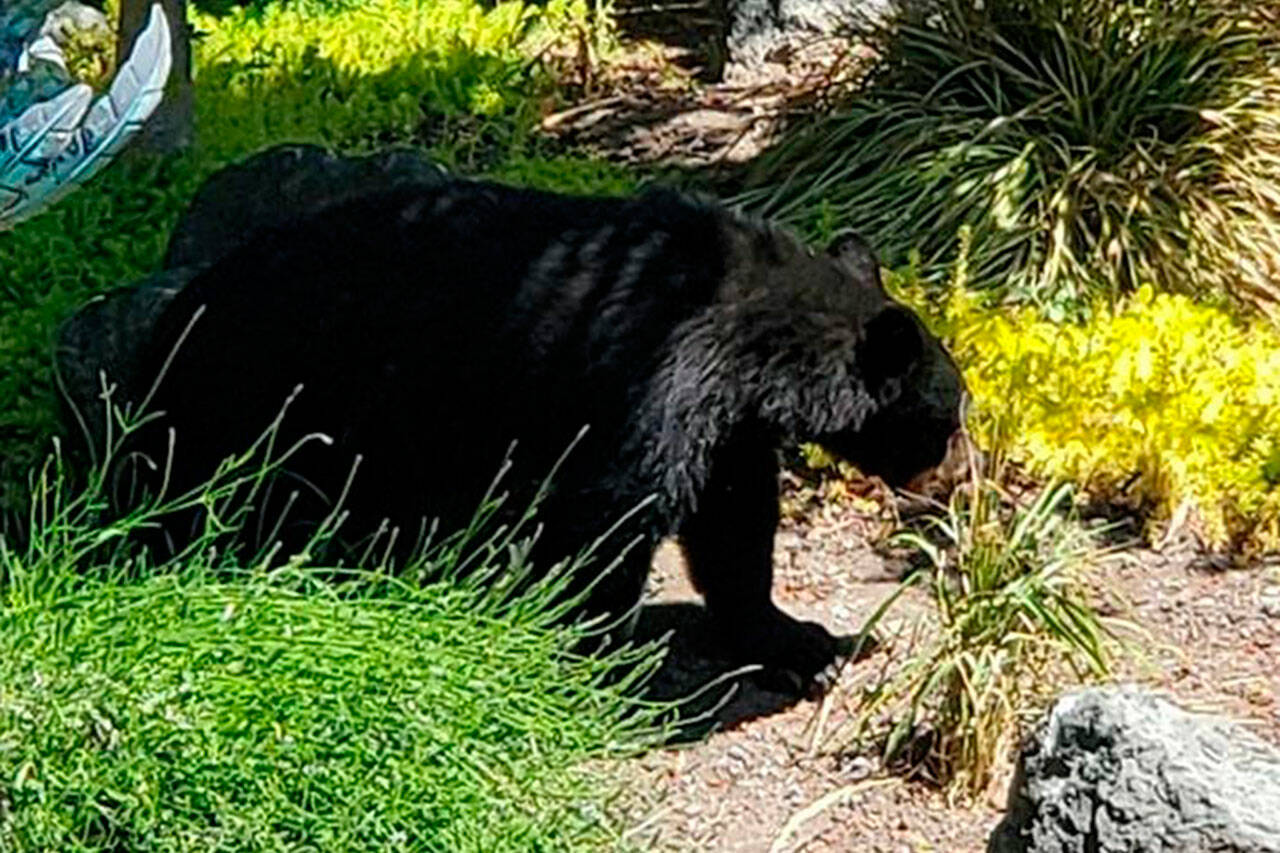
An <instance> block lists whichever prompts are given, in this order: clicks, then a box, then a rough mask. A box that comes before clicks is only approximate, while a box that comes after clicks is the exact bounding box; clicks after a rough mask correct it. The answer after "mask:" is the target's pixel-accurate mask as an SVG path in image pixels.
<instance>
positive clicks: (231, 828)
mask: <svg viewBox="0 0 1280 853" xmlns="http://www.w3.org/2000/svg"><path fill="white" fill-rule="evenodd" d="M269 469H270V466H269V465H268V466H267V467H265V468H264V467H262V466H260V465H259V464H258V463H257V462H255V461H254V459H253V458H251V457H250V456H246V457H243V458H242V459H241V460H240V461H239V462H238V463H237V464H235V465H232V466H228V467H227V468H226V469H224V471H223V472H222V474H221V476H220V477H219V478H217V479H215V480H214V481H213V482H211V483H210V484H208V485H207V486H206V487H205V488H203V489H202V490H200V492H199V493H198V494H194V495H190V496H177V497H175V498H172V499H169V500H167V501H157V502H154V503H150V504H148V505H146V506H143V507H140V508H138V509H137V510H135V511H134V512H133V513H131V514H130V515H129V516H127V517H126V518H124V519H121V520H118V521H115V522H113V523H111V524H110V525H106V526H104V525H103V524H101V523H99V522H98V521H97V518H98V517H99V513H100V511H101V509H102V500H101V478H100V477H95V478H93V479H92V481H91V483H90V488H89V489H87V490H85V491H72V490H68V489H67V488H66V487H65V479H64V478H63V477H62V476H61V474H60V472H59V469H58V467H57V466H56V465H50V466H49V467H46V468H45V469H44V472H45V474H44V476H42V477H41V478H40V480H39V483H40V486H41V488H39V489H38V490H37V491H36V500H35V501H34V503H33V511H32V513H31V516H30V525H29V535H27V536H24V537H23V538H22V539H21V540H19V539H17V538H15V537H13V536H9V537H8V538H0V849H3V850H6V851H10V850H12V851H39V850H58V851H77V850H85V851H88V850H130V851H144V850H145V851H152V850H154V851H181V850H190V851H210V850H227V851H251V850H291V851H293V850H315V851H342V850H353V851H354V850H361V851H363V850H447V851H464V850H474V851H498V850H510V851H527V850H584V849H592V850H595V849H612V848H616V847H625V846H626V841H625V838H624V826H623V823H622V820H621V818H620V815H619V813H618V810H617V809H616V808H615V807H614V799H613V798H614V797H615V796H616V795H617V794H618V792H619V790H620V788H621V784H620V782H619V780H618V779H617V778H615V776H613V775H612V774H613V771H612V770H610V769H609V768H610V767H612V766H613V765H612V764H611V763H610V762H608V761H601V760H599V759H608V758H616V757H619V756H624V755H627V754H631V753H634V752H635V751H637V750H639V749H642V748H644V747H646V746H649V745H652V744H653V743H655V742H656V738H657V737H659V736H660V731H661V729H660V726H659V725H658V717H659V715H660V714H664V713H666V711H665V709H664V708H663V707H662V706H658V705H651V704H646V703H644V702H643V701H641V700H638V699H635V698H632V697H634V696H635V693H636V690H635V688H636V685H637V683H638V682H639V681H641V680H642V679H644V678H645V677H646V675H647V673H648V672H650V671H651V670H652V667H653V665H654V664H655V659H654V656H653V651H652V650H651V649H647V648H646V649H639V650H622V651H619V652H614V653H612V654H609V655H599V656H594V657H584V656H582V655H580V654H577V653H575V652H574V651H573V649H574V648H577V647H578V646H579V644H580V643H581V642H582V641H583V640H584V638H585V637H588V636H589V635H590V632H591V631H592V630H594V629H593V628H591V627H590V626H583V625H580V624H569V625H566V624H564V619H563V616H564V614H565V612H566V608H568V607H570V606H571V605H572V601H573V600H572V598H570V597H566V596H565V595H563V592H564V583H565V581H566V579H567V577H568V576H569V574H570V573H571V572H572V571H573V570H574V568H573V567H567V568H566V569H565V570H564V571H561V572H555V573H552V574H551V575H550V576H549V577H548V578H547V579H545V580H542V581H538V582H536V583H533V584H532V586H529V585H528V584H525V583H523V582H522V581H521V580H520V579H521V578H523V577H526V574H525V573H526V569H527V566H526V564H525V561H524V556H525V554H527V545H528V541H529V540H528V538H527V533H526V531H527V530H528V529H529V525H528V523H529V521H530V518H531V516H530V515H529V514H526V515H525V517H524V520H523V522H522V523H517V524H515V525H514V526H511V527H502V526H498V525H497V524H496V521H495V519H496V518H497V517H498V516H497V514H496V509H497V506H496V504H494V503H492V502H491V503H488V504H486V506H485V507H483V508H482V509H481V511H480V512H479V513H478V515H477V517H476V522H475V523H474V524H473V526H472V528H471V529H470V530H469V531H467V532H466V533H464V534H462V535H454V536H450V537H446V538H444V539H443V540H441V541H439V542H438V544H436V545H435V546H434V547H432V548H430V549H429V550H428V551H427V556H425V557H424V558H423V559H422V560H421V561H420V562H418V563H416V564H415V565H413V566H411V567H409V569H408V570H407V571H405V572H403V573H398V574H396V575H390V574H387V573H385V572H380V571H368V572H360V571H356V570H354V569H350V568H344V569H343V570H342V571H341V572H340V573H339V574H337V575H335V573H334V571H333V570H332V568H331V567H326V566H322V567H313V566H311V565H309V564H308V562H307V560H306V559H305V558H295V559H292V560H289V561H288V562H287V563H286V564H285V565H284V566H281V567H278V568H275V569H273V570H267V569H266V568H264V567H263V566H264V565H265V564H263V565H259V566H258V567H257V568H248V569H244V568H241V567H240V565H239V564H237V562H236V561H235V560H234V559H233V558H232V557H230V556H229V555H228V554H229V552H228V551H227V550H226V549H225V548H220V547H219V545H220V543H221V542H222V541H224V540H223V539H222V538H221V535H220V534H219V533H218V532H217V531H216V530H211V531H210V533H209V534H208V535H207V536H206V538H205V539H204V540H202V541H201V542H199V543H197V545H196V546H194V547H193V548H191V549H189V550H188V551H187V552H185V553H184V554H183V555H180V557H179V558H177V559H176V560H175V561H174V562H172V563H169V564H165V565H161V566H153V565H151V564H149V562H148V560H147V558H146V556H145V552H143V551H140V550H138V549H137V548H136V547H135V545H134V544H133V539H134V538H135V536H136V534H137V533H139V532H140V531H142V530H144V529H145V528H146V527H147V526H148V525H150V524H152V523H154V522H155V521H156V520H157V519H158V518H159V517H161V516H162V515H163V514H165V513H166V512H168V511H171V510H172V509H174V508H175V507H177V506H181V505H183V504H184V503H187V502H189V501H191V500H197V501H199V502H201V504H202V505H206V506H217V505H221V504H222V503H224V502H225V501H226V500H227V499H228V498H231V499H235V498H236V497H237V496H239V497H240V498H241V499H243V498H244V497H245V496H246V494H247V493H246V492H245V491H244V488H243V487H244V485H245V484H246V483H253V482H259V481H260V479H261V475H262V474H263V472H264V471H266V470H269ZM102 470H109V468H108V467H104V468H103V469H102ZM227 517H232V516H231V515H228V516H227ZM600 568H603V566H600ZM577 569H578V570H580V569H581V566H580V565H579V566H578V567H577ZM337 578H341V580H339V579H337ZM423 578H425V579H426V582H419V581H420V579H423ZM495 581H496V582H495ZM517 588H519V589H521V590H523V594H521V595H513V594H512V591H513V590H515V589H517Z"/></svg>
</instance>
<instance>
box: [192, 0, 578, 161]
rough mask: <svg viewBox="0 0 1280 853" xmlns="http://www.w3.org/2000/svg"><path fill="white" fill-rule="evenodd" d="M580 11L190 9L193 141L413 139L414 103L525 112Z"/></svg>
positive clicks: (570, 3)
mask: <svg viewBox="0 0 1280 853" xmlns="http://www.w3.org/2000/svg"><path fill="white" fill-rule="evenodd" d="M588 14H589V13H588V6H587V4H586V2H585V0H551V2H548V3H546V4H543V5H541V6H538V5H532V4H525V3H523V2H517V1H514V0H507V2H500V3H497V4H492V5H490V4H482V3H480V2H477V0H362V2H361V3H359V4H358V5H352V6H349V7H335V8H334V9H332V10H329V11H322V10H318V9H317V8H316V7H315V6H314V5H308V4H291V3H283V2H276V3H269V4H266V5H264V6H251V7H246V8H243V9H238V10H236V11H235V12H232V13H230V14H227V15H224V16H220V17H219V16H214V15H211V14H207V13H202V12H199V11H197V10H192V23H193V25H194V26H195V29H196V31H197V32H198V34H199V40H198V47H197V51H196V60H197V62H196V68H197V74H198V75H199V77H200V78H201V79H200V84H201V86H200V97H199V98H198V99H197V104H196V107H197V110H198V111H199V114H198V124H199V129H200V136H201V142H202V144H204V145H205V146H206V147H208V146H219V147H229V148H232V149H236V150H235V153H237V154H238V153H241V152H240V150H239V149H243V148H250V149H251V148H253V147H256V145H257V144H259V142H258V139H259V138H262V137H265V138H268V139H273V140H279V139H282V138H287V139H306V140H314V141H321V142H327V143H330V144H336V145H340V146H343V147H349V146H351V145H352V143H353V142H356V141H363V142H364V143H365V144H366V145H374V144H387V143H389V142H405V141H407V140H409V139H411V138H412V137H413V135H414V133H415V132H416V131H418V129H419V128H420V126H421V124H422V121H423V110H424V108H427V109H431V110H434V111H439V112H443V113H454V114H472V115H481V116H494V115H499V114H502V113H508V112H513V111H517V110H528V109H531V108H534V107H536V97H534V96H536V95H537V93H538V91H539V90H545V91H549V90H550V89H551V87H552V86H553V81H552V80H551V78H550V75H547V74H544V73H542V72H543V69H542V67H541V65H540V63H539V62H538V60H537V59H536V57H538V56H539V55H540V53H541V52H542V51H543V50H544V49H545V48H546V47H547V46H548V45H549V44H550V43H551V42H553V41H554V40H556V39H557V38H563V37H565V34H566V33H569V32H579V31H580V30H582V28H586V27H587V26H588V24H587V21H588ZM245 137H250V138H251V144H248V145H246V144H244V138H245Z"/></svg>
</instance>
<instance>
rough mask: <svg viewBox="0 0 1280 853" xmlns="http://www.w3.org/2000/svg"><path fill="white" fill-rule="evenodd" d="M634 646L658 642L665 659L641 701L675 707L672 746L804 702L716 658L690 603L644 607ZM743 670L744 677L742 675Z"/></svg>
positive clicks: (699, 611)
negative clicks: (675, 717)
mask: <svg viewBox="0 0 1280 853" xmlns="http://www.w3.org/2000/svg"><path fill="white" fill-rule="evenodd" d="M632 639H633V642H635V643H649V642H663V643H664V645H665V655H664V657H663V659H662V663H661V665H660V666H659V667H658V669H657V671H656V672H654V673H653V675H652V676H651V677H650V678H649V679H648V680H647V681H646V682H645V685H644V691H643V696H644V698H645V699H648V700H652V701H658V702H673V703H676V705H677V707H678V722H677V724H676V726H675V731H674V737H673V740H676V741H681V740H690V739H697V738H700V737H703V736H705V735H706V734H708V733H709V732H711V731H714V730H721V729H729V728H733V727H734V726H737V725H739V724H741V723H744V722H747V721H748V720H752V719H755V718H758V717H766V716H769V715H771V714H776V713H778V712H780V711H784V710H786V709H787V708H790V707H791V706H793V705H795V704H796V703H798V702H800V701H801V700H802V699H804V698H805V697H804V695H803V694H801V693H795V692H791V693H784V692H777V691H774V690H771V689H769V688H767V687H765V686H764V685H762V684H761V683H760V681H759V679H758V678H757V676H756V674H755V673H754V672H752V671H750V668H746V667H742V666H741V665H739V664H734V663H730V662H728V661H725V660H723V659H721V658H719V657H718V656H717V654H716V651H715V647H714V644H713V642H712V636H711V628H710V626H709V623H708V619H707V615H706V611H705V610H704V609H703V607H702V606H701V605H699V604H695V603H692V602H664V603H654V604H645V605H644V606H642V607H641V608H640V614H639V618H638V620H637V623H636V628H635V633H634V635H633V638H632ZM744 669H746V670H748V671H745V672H744V671H743V670H744Z"/></svg>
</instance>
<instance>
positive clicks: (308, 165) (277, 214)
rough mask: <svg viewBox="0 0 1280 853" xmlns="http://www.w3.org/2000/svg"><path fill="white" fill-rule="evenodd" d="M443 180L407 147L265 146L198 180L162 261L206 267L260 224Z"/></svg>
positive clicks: (262, 226) (436, 167) (434, 167)
mask: <svg viewBox="0 0 1280 853" xmlns="http://www.w3.org/2000/svg"><path fill="white" fill-rule="evenodd" d="M447 179H448V173H447V172H445V170H444V169H443V168H441V167H440V166H439V165H438V164H436V163H434V162H432V161H431V160H428V159H427V158H426V157H424V156H423V155H421V154H419V153H417V152H415V151H411V150H407V149H399V150H392V151H386V152H383V153H380V154H373V155H370V156H368V157H345V156H342V155H340V154H333V153H330V152H329V151H326V150H325V149H323V148H320V147H319V146H315V145H278V146H275V147H273V148H268V149H266V150H265V151H261V152H259V153H258V154H255V155H253V156H252V157H250V158H248V159H247V160H245V161H244V162H242V163H237V164H235V165H233V166H228V167H227V168H225V169H222V170H220V171H218V172H216V173H214V174H213V175H212V176H211V177H210V178H209V179H208V180H207V181H205V182H204V184H203V185H202V186H201V187H200V190H199V191H198V192H197V193H196V196H195V198H194V199H192V201H191V204H190V206H189V207H188V208H187V210H186V212H185V213H184V214H183V215H182V218H181V219H180V220H179V221H178V224H177V226H176V227H175V228H174V229H173V234H172V235H170V237H169V249H168V252H167V253H166V254H165V258H164V265H165V267H166V268H173V267H183V266H190V265H203V264H208V263H211V262H213V261H214V260H217V259H218V258H220V257H222V256H223V255H225V254H226V253H227V252H229V251H231V250H232V249H234V248H235V247H236V246H238V245H240V244H241V243H242V242H244V241H245V240H246V239H248V238H249V237H251V236H252V235H254V234H256V233H258V232H259V231H261V230H263V229H265V228H273V227H279V226H282V225H286V224H288V223H289V222H290V221H292V220H294V219H298V218H300V217H303V216H307V215H309V214H312V213H315V212H316V211H318V210H320V209H322V208H325V207H328V206H330V205H334V204H339V203H341V202H343V201H347V200H350V199H352V198H355V197H356V196H360V195H364V194H367V193H372V192H381V191H384V190H391V189H395V188H397V187H402V186H410V185H415V184H428V185H431V184H436V183H439V182H441V181H444V180H447Z"/></svg>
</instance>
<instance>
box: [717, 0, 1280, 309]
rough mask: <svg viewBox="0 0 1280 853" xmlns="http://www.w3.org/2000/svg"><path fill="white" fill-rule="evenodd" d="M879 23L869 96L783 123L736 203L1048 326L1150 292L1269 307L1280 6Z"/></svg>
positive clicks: (991, 2)
mask: <svg viewBox="0 0 1280 853" xmlns="http://www.w3.org/2000/svg"><path fill="white" fill-rule="evenodd" d="M913 8H916V9H917V13H912V14H909V15H908V16H907V17H904V18H901V19H899V20H897V21H895V22H893V23H892V24H891V25H889V26H886V27H882V28H876V29H874V30H872V31H871V32H869V33H864V34H863V36H864V37H869V38H870V39H871V40H872V42H873V43H875V44H876V45H878V48H879V50H880V52H881V56H880V59H879V62H878V63H877V64H876V66H875V68H874V69H873V70H872V72H871V75H870V77H869V79H868V81H867V82H866V84H865V86H864V87H863V88H861V89H860V90H859V91H858V92H856V93H854V94H853V95H851V96H849V97H848V98H847V99H846V100H845V102H844V103H843V104H842V105H840V106H839V107H837V108H836V109H835V110H834V111H833V112H831V113H830V114H825V115H822V116H818V117H815V118H813V119H812V120H811V121H809V122H807V123H805V124H803V125H801V126H799V127H797V128H795V129H794V130H793V132H792V133H791V134H789V135H788V136H787V137H786V138H785V139H784V141H783V142H782V143H781V144H780V145H779V146H778V147H777V148H776V149H774V150H773V151H771V152H769V153H768V154H767V155H766V156H764V157H762V158H761V159H760V160H759V161H757V163H756V164H755V166H754V168H753V169H752V170H751V172H750V173H749V174H748V175H747V177H746V178H745V186H744V187H743V188H742V191H741V193H740V195H739V196H738V201H739V203H741V204H742V205H744V206H745V207H747V208H750V209H752V210H753V211H755V212H758V213H760V214H763V215H766V216H770V217H773V218H776V219H780V220H782V221H784V222H787V223H788V224H791V225H794V226H797V227H800V228H804V229H810V230H820V229H821V228H822V224H823V223H824V222H828V221H833V220H834V221H838V222H841V223H844V224H846V225H848V226H850V227H853V228H855V229H857V230H858V231H859V232H861V233H862V234H864V235H865V236H866V237H867V238H868V239H869V240H870V241H871V242H872V244H873V245H875V246H877V247H878V248H879V249H880V250H881V252H882V253H883V259H884V261H885V262H886V263H887V264H888V265H889V266H898V265H900V264H901V263H903V262H904V261H905V260H906V258H907V255H908V253H909V252H910V251H911V250H913V249H918V250H919V252H920V256H921V262H922V263H921V267H920V271H921V274H922V275H923V277H924V279H925V280H926V281H928V282H929V283H931V284H940V283H943V282H945V279H946V273H947V269H948V264H949V259H950V258H951V257H952V255H953V252H954V243H953V241H952V237H953V235H954V234H955V233H956V230H957V229H958V227H960V226H961V225H966V224H967V225H969V226H970V227H971V228H972V229H973V257H972V259H971V260H972V279H971V285H972V286H974V287H976V288H981V289H988V290H990V291H992V292H993V293H994V295H996V296H998V297H1001V298H1012V299H1018V300H1023V301H1031V302H1035V303H1038V304H1039V305H1040V307H1041V308H1042V309H1048V310H1050V312H1051V313H1053V312H1056V314H1057V315H1058V316H1067V315H1071V314H1073V313H1075V312H1076V311H1077V310H1078V309H1079V307H1080V304H1081V302H1082V301H1083V300H1085V299H1086V298H1087V297H1096V296H1099V295H1101V296H1104V297H1106V298H1109V299H1113V298H1115V297H1116V296H1117V295H1119V294H1121V293H1125V292H1131V291H1133V290H1136V289H1137V287H1138V286H1139V285H1141V284H1150V285H1152V286H1153V287H1154V288H1155V289H1156V290H1157V291H1161V292H1166V291H1169V292H1181V293H1189V294H1212V295H1214V296H1215V297H1218V298H1227V297H1229V298H1232V299H1236V300H1241V301H1247V302H1249V303H1252V304H1259V305H1263V306H1264V307H1268V308H1271V309H1272V310H1274V309H1275V308H1276V307H1277V306H1280V302H1278V300H1280V286H1278V285H1277V284H1276V282H1277V281H1280V9H1278V8H1277V6H1276V4H1274V3H1260V4H1252V3H1251V4H1232V3H1226V2H1201V0H1161V2H1157V3H1141V4H1140V3H1130V2H1117V0H988V2H985V3H981V4H975V3H968V2H959V0H954V2H953V0H939V2H932V3H926V4H913Z"/></svg>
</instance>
